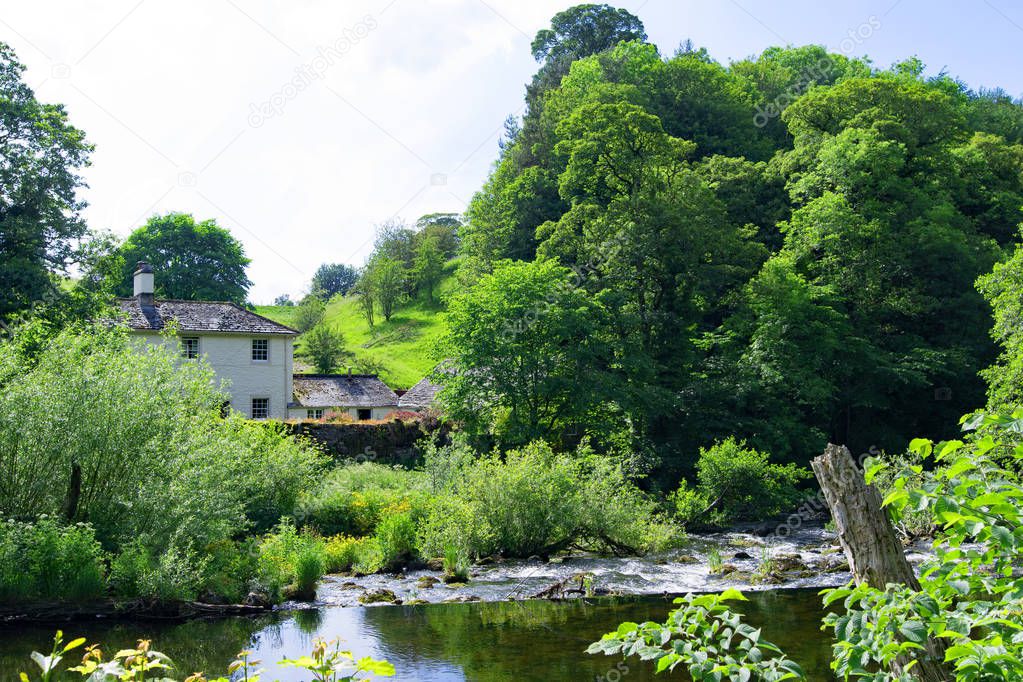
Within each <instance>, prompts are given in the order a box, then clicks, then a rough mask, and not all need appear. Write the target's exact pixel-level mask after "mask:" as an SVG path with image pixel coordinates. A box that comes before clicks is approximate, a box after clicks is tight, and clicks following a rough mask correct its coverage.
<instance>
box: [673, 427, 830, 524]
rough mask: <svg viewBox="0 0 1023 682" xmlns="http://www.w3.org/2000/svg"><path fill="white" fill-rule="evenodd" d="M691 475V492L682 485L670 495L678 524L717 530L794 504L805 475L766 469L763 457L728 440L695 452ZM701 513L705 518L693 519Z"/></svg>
mask: <svg viewBox="0 0 1023 682" xmlns="http://www.w3.org/2000/svg"><path fill="white" fill-rule="evenodd" d="M696 471H697V487H696V489H695V490H693V489H691V488H689V487H688V486H687V485H685V484H683V485H682V486H680V487H679V489H678V490H677V491H676V492H675V493H674V496H673V498H674V503H675V510H676V514H678V518H679V520H680V521H681V522H682V523H683V524H700V525H710V526H716V525H717V526H719V525H724V524H728V523H733V522H736V521H759V520H763V519H765V518H769V517H771V516H775V515H777V514H779V513H781V512H783V511H786V510H788V509H792V508H793V507H795V506H797V505H798V504H799V502H800V500H801V499H802V497H803V493H801V492H800V490H799V487H798V486H799V483H800V481H803V480H805V479H807V478H809V477H810V476H811V473H810V472H809V471H808V470H807V469H805V468H801V467H798V466H796V465H795V464H772V463H771V462H770V457H769V455H768V454H767V453H765V452H759V451H757V450H754V449H752V448H747V447H746V443H745V442H743V441H736V440H735V439H734V438H728V439H727V440H724V441H721V442H719V443H716V444H715V445H714V446H713V447H711V448H701V449H700V459H699V461H698V462H697V464H696ZM702 511H706V512H707V515H706V518H697V516H698V515H699V514H700V512H702Z"/></svg>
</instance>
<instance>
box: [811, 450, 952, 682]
mask: <svg viewBox="0 0 1023 682" xmlns="http://www.w3.org/2000/svg"><path fill="white" fill-rule="evenodd" d="M810 466H811V467H813V473H814V474H815V475H816V476H817V481H818V483H820V486H821V490H822V491H823V492H824V499H825V500H826V501H827V503H828V507H829V508H830V510H831V516H832V518H833V519H834V521H835V527H836V529H837V530H838V540H839V542H840V543H841V544H842V549H843V550H844V551H845V557H846V559H848V561H849V569H850V570H851V571H852V574H853V579H854V580H855V581H856V584H862V583H864V582H866V583H867V584H868V585H870V586H871V587H874V588H876V589H879V590H883V589H885V587H886V586H887V585H888V584H889V583H900V584H902V585H906V586H908V587H909V588H910V589H913V590H917V591H919V590H920V581H919V580H917V577H916V574H915V573H914V572H913V567H912V566H910V565H909V561H907V560H906V554H905V552H904V551H903V549H902V544H901V543H900V542H899V539H898V537H897V536H896V534H895V528H894V527H893V526H892V522H891V520H890V519H889V518H888V514H887V512H885V510H884V509H882V508H881V495H880V494H879V493H878V492H877V489H876V488H875V487H874V486H872V485H867V483H866V481H865V480H864V478H863V472H862V471H861V470H860V468H859V467H858V466H857V465H856V462H855V461H854V460H853V457H852V454H851V453H850V452H849V449H848V448H846V447H845V446H838V445H832V444H830V443H829V444H828V447H827V448H825V450H824V454H823V455H821V456H820V457H817V458H815V459H814V460H813V461H812V462H810ZM944 659H945V655H944V646H943V645H942V644H941V643H939V642H935V641H933V640H932V641H929V642H928V645H927V655H926V656H921V657H920V661H919V662H918V664H917V666H916V667H915V668H914V669H913V673H915V676H916V677H917V679H919V680H922V681H923V682H945V681H946V680H952V679H954V678H953V676H952V675H950V674H949V673H948V671H947V670H946V669H945V667H944V664H943V661H944ZM898 667H900V668H901V666H898Z"/></svg>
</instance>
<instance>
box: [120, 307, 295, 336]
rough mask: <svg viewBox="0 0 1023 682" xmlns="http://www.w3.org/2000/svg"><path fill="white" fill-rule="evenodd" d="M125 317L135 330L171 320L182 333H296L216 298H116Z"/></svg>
mask: <svg viewBox="0 0 1023 682" xmlns="http://www.w3.org/2000/svg"><path fill="white" fill-rule="evenodd" d="M117 303H118V305H119V306H120V309H121V311H122V312H123V313H124V314H125V316H126V317H127V322H128V326H130V327H131V328H132V329H135V330H137V331H154V332H156V331H161V330H162V329H163V328H164V327H166V326H167V324H168V323H170V322H171V321H172V320H173V321H176V322H177V323H178V325H180V327H181V331H182V332H200V333H207V334H217V333H219V334H259V335H264V334H266V335H272V334H281V335H288V336H292V335H295V334H298V332H297V331H295V330H294V329H292V328H291V327H285V326H284V325H283V324H278V323H276V322H274V321H273V320H269V319H267V318H265V317H263V316H262V315H257V314H256V313H254V312H251V311H248V310H246V309H245V308H242V307H241V306H239V305H236V304H234V303H224V302H219V301H175V300H157V301H156V303H155V304H154V305H151V306H149V305H146V306H144V305H141V304H139V301H138V299H137V298H120V299H117Z"/></svg>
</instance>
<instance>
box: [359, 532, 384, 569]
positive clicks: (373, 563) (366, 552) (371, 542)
mask: <svg viewBox="0 0 1023 682" xmlns="http://www.w3.org/2000/svg"><path fill="white" fill-rule="evenodd" d="M383 567H384V553H383V550H382V549H381V548H380V541H379V540H377V539H376V538H375V537H371V538H363V539H362V541H361V542H359V544H357V545H356V546H355V561H354V562H353V564H352V571H353V572H355V573H358V574H360V575H369V574H370V573H377V572H379V571H380V570H381V569H383Z"/></svg>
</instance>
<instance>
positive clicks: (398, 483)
mask: <svg viewBox="0 0 1023 682" xmlns="http://www.w3.org/2000/svg"><path fill="white" fill-rule="evenodd" d="M421 486H422V475H421V474H419V473H418V472H412V471H407V470H404V469H399V468H393V467H387V466H383V465H382V464H375V463H372V462H363V463H360V464H352V465H348V466H343V467H338V468H337V469H334V470H333V471H331V472H330V474H328V475H327V476H326V477H324V479H323V480H322V483H321V484H320V486H319V488H318V490H317V491H316V492H315V493H313V494H311V495H307V496H305V497H303V498H302V499H301V500H300V501H299V504H298V510H297V512H296V516H298V517H299V519H300V520H301V521H302V523H303V525H305V526H308V527H310V528H312V529H314V530H316V531H317V532H319V533H321V534H323V535H337V534H343V535H354V536H359V537H361V536H365V535H372V534H373V533H374V532H375V531H376V527H377V525H378V524H379V523H380V521H381V519H382V518H383V516H384V513H385V511H386V510H387V509H388V508H389V507H391V506H393V505H395V504H399V503H401V501H402V500H405V499H407V498H408V497H409V496H410V495H411V493H412V491H414V490H417V489H418V488H420V487H421Z"/></svg>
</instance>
